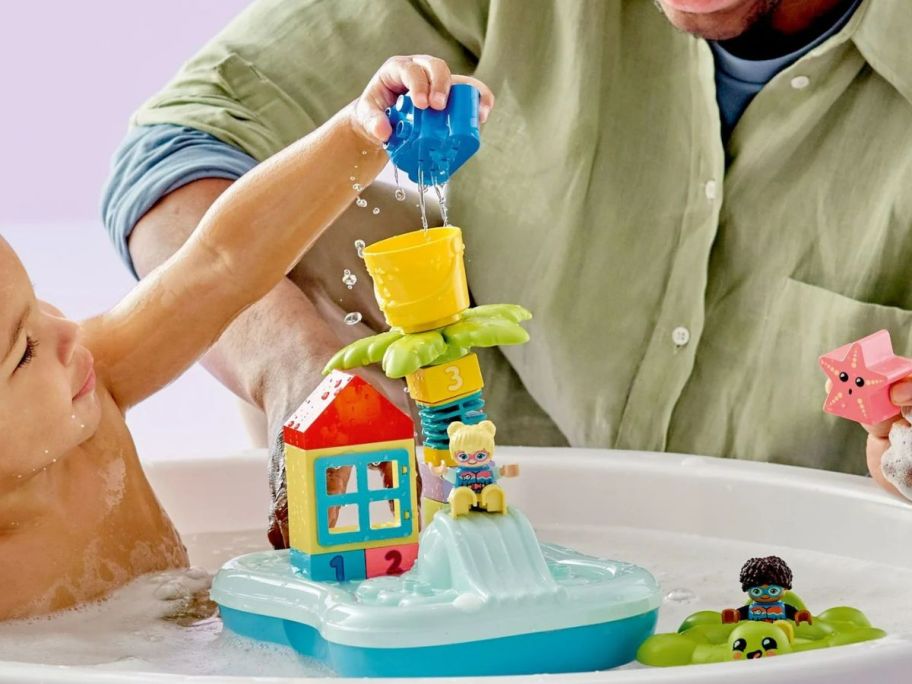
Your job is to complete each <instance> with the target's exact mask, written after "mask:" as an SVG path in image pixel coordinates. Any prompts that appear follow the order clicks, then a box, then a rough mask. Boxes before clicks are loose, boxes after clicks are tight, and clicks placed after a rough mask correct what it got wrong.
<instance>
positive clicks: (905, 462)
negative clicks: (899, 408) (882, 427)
mask: <svg viewBox="0 0 912 684" xmlns="http://www.w3.org/2000/svg"><path fill="white" fill-rule="evenodd" d="M903 417H905V418H906V420H908V418H909V417H908V416H906V412H905V411H903ZM880 469H881V471H882V472H883V475H884V477H885V478H886V479H887V481H888V482H890V484H892V485H893V486H894V487H896V489H898V490H899V492H900V494H902V495H903V496H904V497H906V498H907V499H910V500H912V427H910V426H909V424H908V423H907V422H906V421H904V420H898V421H896V422H895V423H893V427H891V428H890V447H889V448H888V449H887V450H886V451H885V452H884V455H883V457H882V458H881V460H880Z"/></svg>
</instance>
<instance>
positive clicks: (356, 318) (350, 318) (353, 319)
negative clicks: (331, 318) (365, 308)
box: [342, 311, 363, 325]
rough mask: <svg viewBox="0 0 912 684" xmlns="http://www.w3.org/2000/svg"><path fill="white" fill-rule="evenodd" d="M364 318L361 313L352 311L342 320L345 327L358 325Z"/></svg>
mask: <svg viewBox="0 0 912 684" xmlns="http://www.w3.org/2000/svg"><path fill="white" fill-rule="evenodd" d="M362 318H363V316H362V315H361V312H360V311H352V312H351V313H347V314H345V318H343V319H342V320H343V322H344V323H345V325H357V324H358V323H360V322H361V319H362Z"/></svg>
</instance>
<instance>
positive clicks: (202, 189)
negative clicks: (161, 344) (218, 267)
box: [129, 179, 338, 422]
mask: <svg viewBox="0 0 912 684" xmlns="http://www.w3.org/2000/svg"><path fill="white" fill-rule="evenodd" d="M230 185H231V181H225V180H218V179H206V180H200V181H195V182H193V183H190V184H188V185H186V186H184V187H183V188H180V189H179V190H176V191H175V192H172V193H171V194H169V195H168V196H166V197H165V198H163V199H162V200H161V201H160V202H159V203H158V204H156V205H155V206H154V207H153V208H152V209H151V210H150V211H149V212H148V213H146V215H145V216H144V217H143V218H142V219H141V220H140V221H139V223H137V225H136V227H135V228H134V230H133V232H132V234H131V236H130V242H129V248H130V254H131V256H132V258H133V263H134V265H135V267H136V270H137V273H139V275H140V277H145V276H146V275H148V274H149V273H150V272H151V271H152V270H153V269H155V268H157V267H158V266H159V265H161V264H162V263H164V262H165V261H166V260H167V259H169V258H170V257H171V256H172V255H173V254H174V253H175V252H177V250H178V249H180V247H181V246H182V245H183V244H184V242H185V241H186V240H187V238H188V237H189V236H190V235H191V234H192V233H193V231H194V230H195V229H196V227H197V226H198V224H199V222H200V219H201V218H202V217H203V215H204V214H205V213H206V211H207V210H208V209H209V207H210V206H211V205H212V203H213V202H214V201H215V200H216V199H217V198H218V197H219V195H221V194H222V193H223V192H224V191H225V190H226V189H227V188H228V187H229V186H230ZM337 347H338V340H337V339H336V337H335V335H333V334H332V332H331V331H330V330H329V328H328V327H327V325H326V323H325V322H324V321H323V320H322V318H321V317H320V315H319V313H318V312H317V311H316V309H315V307H314V306H313V304H312V303H311V302H310V300H309V299H308V298H307V296H306V295H305V294H304V293H302V292H301V291H300V289H298V287H296V286H295V285H293V284H292V283H291V282H289V281H288V280H282V281H281V282H280V283H279V284H278V285H277V286H276V287H275V288H274V289H273V290H272V291H270V292H269V293H267V294H266V295H265V296H264V297H263V298H262V299H261V300H260V301H258V302H257V303H256V304H254V305H252V306H251V307H249V308H248V309H247V310H245V311H244V312H243V313H242V314H241V315H240V316H238V318H237V319H235V321H234V322H233V323H232V324H231V325H230V326H229V327H228V328H227V329H226V330H225V331H224V333H223V334H222V335H221V337H220V338H219V339H218V341H217V342H216V343H215V345H214V346H213V347H212V348H211V349H210V350H209V352H208V353H206V355H205V356H204V357H203V358H202V360H201V362H202V364H203V366H204V367H205V368H206V369H207V370H208V371H209V372H210V373H212V374H213V375H214V376H215V377H216V378H218V380H219V381H220V382H221V383H222V384H224V385H225V386H226V387H228V388H229V389H230V390H231V391H232V392H234V393H235V394H236V395H237V396H239V397H240V398H242V399H244V400H246V401H248V402H250V403H252V404H254V405H255V406H258V407H259V408H261V409H262V410H264V411H266V413H267V415H268V416H270V418H271V420H272V422H275V421H277V420H282V418H283V417H284V416H283V415H282V414H283V413H284V412H285V411H286V408H287V406H288V405H290V402H293V401H296V400H297V399H299V398H300V397H301V396H306V389H307V388H311V387H313V386H314V384H315V383H316V382H317V381H318V379H319V373H320V369H321V367H322V362H323V361H324V360H325V358H326V357H327V356H328V355H330V354H332V353H333V352H334V351H335V349H336V348H337Z"/></svg>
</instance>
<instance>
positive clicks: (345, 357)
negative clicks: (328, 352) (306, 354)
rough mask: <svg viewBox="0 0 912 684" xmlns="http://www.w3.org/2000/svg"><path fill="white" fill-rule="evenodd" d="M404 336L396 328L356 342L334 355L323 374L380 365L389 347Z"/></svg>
mask: <svg viewBox="0 0 912 684" xmlns="http://www.w3.org/2000/svg"><path fill="white" fill-rule="evenodd" d="M402 335H403V333H402V331H401V330H399V329H398V328H394V329H392V330H388V331H387V332H384V333H380V334H379V335H371V336H370V337H364V338H362V339H360V340H355V341H354V342H352V343H351V344H349V345H347V346H345V347H342V349H340V350H339V351H337V352H336V353H335V355H333V357H332V358H331V359H330V360H329V362H328V363H327V364H326V366H325V367H324V368H323V374H324V375H326V374H328V373H329V372H330V371H332V370H349V369H351V368H361V367H362V366H369V365H371V364H372V363H379V362H380V361H381V360H382V359H383V355H384V354H385V353H386V350H387V349H388V348H389V346H390V345H391V344H392V343H393V342H395V341H396V340H398V339H400V338H401V337H402Z"/></svg>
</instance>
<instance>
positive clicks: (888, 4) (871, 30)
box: [843, 0, 912, 103]
mask: <svg viewBox="0 0 912 684" xmlns="http://www.w3.org/2000/svg"><path fill="white" fill-rule="evenodd" d="M843 32H845V33H846V34H848V35H851V40H852V41H853V42H854V43H855V47H856V48H858V51H859V52H860V53H861V55H862V56H863V57H864V58H865V61H866V62H867V63H868V64H870V65H871V67H872V68H873V69H874V71H876V72H877V73H878V74H880V75H881V76H882V77H883V78H884V79H885V80H886V81H887V82H888V83H889V84H890V85H892V86H893V87H894V88H896V90H898V91H899V92H900V93H901V94H902V96H903V97H905V98H906V100H908V101H909V102H910V103H912V59H910V58H909V49H908V45H909V36H910V35H912V2H909V0H864V3H863V4H862V6H861V7H859V8H858V9H857V10H856V11H855V16H853V17H852V19H851V20H850V21H849V23H848V25H846V27H845V28H844V29H843Z"/></svg>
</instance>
